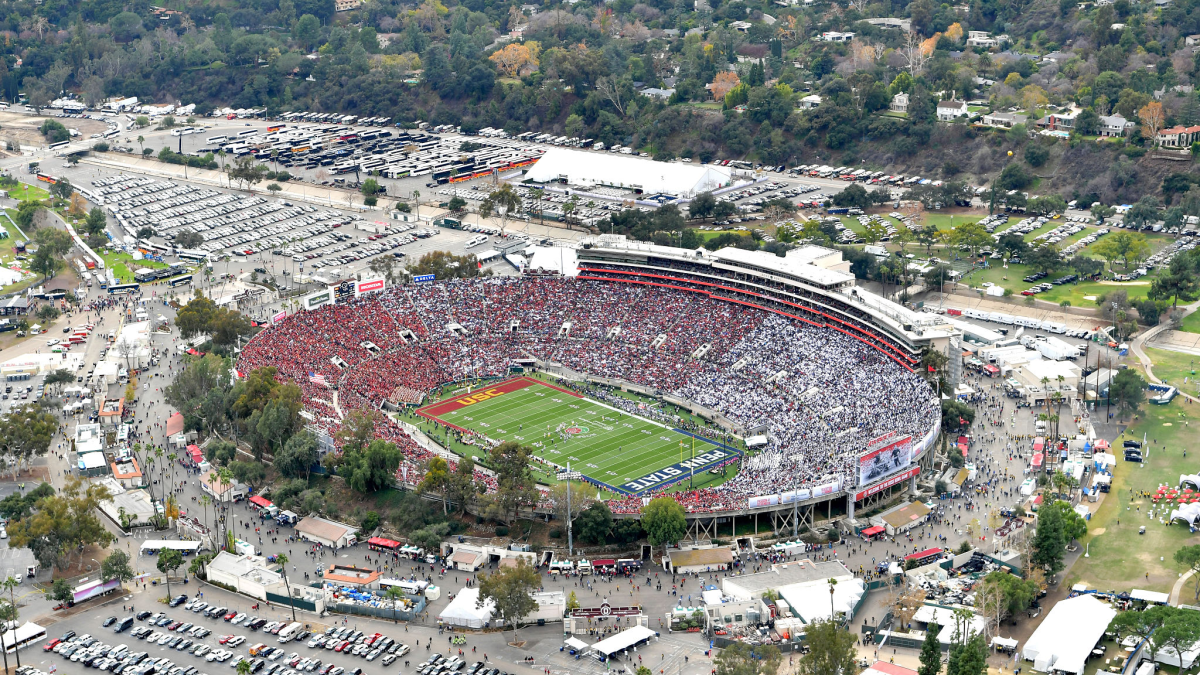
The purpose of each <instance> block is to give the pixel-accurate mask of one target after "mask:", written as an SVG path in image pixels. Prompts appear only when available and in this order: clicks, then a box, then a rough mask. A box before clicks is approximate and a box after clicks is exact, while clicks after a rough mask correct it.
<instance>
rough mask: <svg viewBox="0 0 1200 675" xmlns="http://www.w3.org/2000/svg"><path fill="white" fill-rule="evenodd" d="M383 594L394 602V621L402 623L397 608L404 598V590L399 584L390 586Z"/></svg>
mask: <svg viewBox="0 0 1200 675" xmlns="http://www.w3.org/2000/svg"><path fill="white" fill-rule="evenodd" d="M383 595H384V597H386V598H387V599H388V600H390V601H391V602H392V622H393V623H400V616H399V614H398V613H397V609H398V607H399V606H400V601H401V600H403V599H404V590H403V589H402V588H400V587H399V586H388V587H387V590H386V591H384V594H383Z"/></svg>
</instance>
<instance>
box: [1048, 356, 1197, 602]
mask: <svg viewBox="0 0 1200 675" xmlns="http://www.w3.org/2000/svg"><path fill="white" fill-rule="evenodd" d="M1156 372H1157V371H1156ZM1103 411H1104V409H1103V408H1100V409H1099V412H1100V414H1101V415H1103V414H1104V412H1103ZM1197 415H1200V413H1198V412H1197V409H1196V407H1195V406H1191V405H1184V403H1183V398H1182V397H1177V398H1176V399H1175V401H1174V402H1172V403H1171V405H1167V406H1157V405H1148V404H1147V405H1143V406H1142V413H1141V415H1140V419H1139V420H1138V421H1136V422H1134V423H1133V425H1132V426H1130V427H1129V428H1128V429H1127V430H1126V432H1125V433H1124V434H1123V435H1122V436H1120V437H1118V438H1117V439H1115V440H1114V441H1113V445H1114V446H1115V447H1116V448H1117V449H1120V447H1121V443H1122V441H1125V440H1127V439H1136V440H1138V441H1141V440H1142V434H1143V433H1144V434H1146V436H1147V437H1148V438H1149V439H1150V440H1151V441H1156V443H1154V444H1151V445H1150V446H1149V448H1150V450H1149V457H1148V458H1147V459H1146V461H1145V462H1143V463H1142V464H1136V463H1130V462H1121V461H1118V463H1117V466H1116V468H1115V471H1114V475H1113V483H1112V491H1111V492H1109V493H1108V494H1107V495H1105V496H1104V502H1103V504H1101V505H1100V508H1099V510H1097V511H1096V512H1095V513H1094V514H1093V515H1092V519H1091V521H1090V522H1089V523H1088V534H1087V536H1085V537H1084V539H1083V540H1082V541H1080V544H1087V545H1090V546H1089V549H1088V554H1089V556H1090V557H1087V558H1080V559H1079V560H1078V561H1077V562H1076V563H1075V565H1074V567H1072V568H1071V571H1070V572H1069V573H1068V574H1067V577H1066V580H1065V582H1066V584H1067V585H1068V586H1069V585H1071V584H1075V583H1077V582H1080V581H1083V582H1086V583H1088V584H1090V585H1091V586H1092V587H1094V588H1099V589H1103V590H1109V589H1115V590H1118V591H1129V590H1132V589H1134V588H1142V589H1146V590H1153V591H1162V592H1169V591H1170V590H1171V586H1172V585H1173V584H1174V583H1175V580H1176V579H1177V578H1178V577H1179V574H1180V573H1181V572H1183V571H1185V570H1186V568H1185V567H1184V566H1182V565H1178V564H1176V563H1175V561H1174V560H1173V558H1172V556H1173V555H1174V553H1175V551H1176V550H1177V549H1179V548H1180V547H1182V546H1186V545H1190V544H1193V543H1195V541H1194V540H1195V537H1194V535H1192V534H1191V533H1190V532H1188V529H1187V528H1186V527H1180V526H1179V525H1172V526H1170V527H1168V526H1166V525H1162V524H1160V523H1159V522H1158V518H1157V514H1156V517H1155V519H1153V520H1151V519H1150V518H1149V517H1148V516H1149V511H1150V509H1151V508H1153V507H1154V504H1153V503H1152V502H1151V500H1150V499H1149V498H1142V497H1139V496H1137V495H1136V494H1135V495H1133V496H1131V494H1130V489H1133V490H1134V491H1135V492H1137V491H1149V492H1153V491H1155V490H1156V489H1157V488H1158V486H1159V485H1160V484H1163V483H1166V484H1169V485H1177V484H1178V481H1179V475H1180V474H1181V473H1192V472H1194V471H1195V470H1196V462H1197V458H1196V457H1195V454H1194V453H1195V452H1198V450H1197V449H1196V447H1195V432H1194V431H1192V430H1191V428H1190V427H1189V426H1186V425H1185V423H1188V422H1190V418H1191V417H1193V416H1197ZM1198 422H1200V417H1198ZM1188 446H1191V450H1192V451H1193V456H1192V457H1188V458H1186V459H1185V458H1184V457H1183V456H1182V453H1181V450H1182V449H1183V448H1186V447H1188ZM1164 448H1165V449H1164ZM1139 508H1140V509H1141V510H1140V511H1139V510H1138V509H1139ZM1142 525H1145V526H1146V534H1144V535H1139V534H1138V528H1139V527H1140V526H1142ZM1160 558H1161V559H1160ZM1192 588H1193V586H1192V584H1191V583H1189V584H1188V585H1187V586H1186V587H1185V595H1186V596H1187V597H1188V598H1189V601H1190V598H1191V594H1192Z"/></svg>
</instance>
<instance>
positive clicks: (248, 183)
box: [229, 155, 265, 192]
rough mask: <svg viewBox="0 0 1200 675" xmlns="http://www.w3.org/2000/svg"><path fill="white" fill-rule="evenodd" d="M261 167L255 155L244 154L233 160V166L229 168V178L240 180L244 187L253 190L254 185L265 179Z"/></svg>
mask: <svg viewBox="0 0 1200 675" xmlns="http://www.w3.org/2000/svg"><path fill="white" fill-rule="evenodd" d="M259 168H260V167H259V164H258V163H257V162H256V161H255V158H254V156H253V155H242V156H241V157H238V158H237V159H235V160H233V166H232V168H230V169H229V179H230V180H236V181H238V182H239V183H241V184H242V187H243V189H245V190H248V191H250V192H253V191H254V185H255V184H256V183H258V182H259V181H261V180H262V179H263V172H262V171H260V170H259ZM263 168H265V167H263Z"/></svg>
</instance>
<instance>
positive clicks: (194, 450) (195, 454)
mask: <svg viewBox="0 0 1200 675" xmlns="http://www.w3.org/2000/svg"><path fill="white" fill-rule="evenodd" d="M187 451H188V454H189V455H191V456H192V461H193V462H195V463H197V464H199V463H200V462H203V461H204V453H203V452H200V448H199V447H198V446H195V445H189V446H187Z"/></svg>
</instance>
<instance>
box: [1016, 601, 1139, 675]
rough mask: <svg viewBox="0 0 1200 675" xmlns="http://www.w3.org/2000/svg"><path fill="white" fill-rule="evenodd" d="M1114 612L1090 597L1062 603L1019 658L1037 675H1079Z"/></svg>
mask: <svg viewBox="0 0 1200 675" xmlns="http://www.w3.org/2000/svg"><path fill="white" fill-rule="evenodd" d="M1116 615H1117V612H1116V610H1114V609H1113V608H1112V607H1110V606H1108V605H1107V604H1105V603H1103V602H1101V601H1100V600H1097V599H1096V597H1095V596H1092V595H1079V596H1076V597H1074V598H1070V599H1068V600H1063V601H1062V602H1060V603H1058V604H1057V605H1055V606H1054V609H1052V610H1050V613H1049V614H1047V615H1046V618H1045V619H1044V620H1043V621H1042V625H1040V626H1038V629H1037V630H1036V631H1034V633H1033V635H1031V636H1030V637H1029V639H1028V640H1026V641H1025V650H1024V651H1023V652H1022V656H1023V657H1024V658H1025V660H1026V661H1033V669H1034V670H1037V671H1039V672H1043V673H1046V672H1050V671H1051V670H1057V671H1062V672H1066V673H1082V672H1083V667H1084V663H1085V662H1086V661H1087V657H1088V654H1090V653H1091V652H1092V649H1093V648H1095V646H1096V643H1098V642H1099V641H1100V638H1101V637H1103V636H1104V631H1105V630H1107V629H1108V624H1109V623H1111V622H1112V620H1113V617H1114V616H1116Z"/></svg>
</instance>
